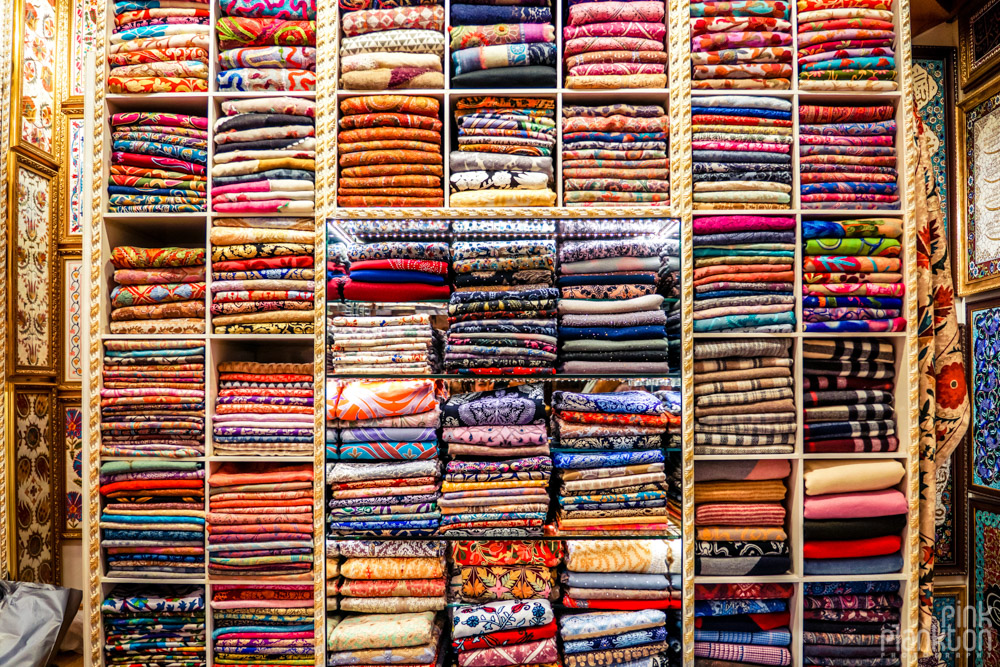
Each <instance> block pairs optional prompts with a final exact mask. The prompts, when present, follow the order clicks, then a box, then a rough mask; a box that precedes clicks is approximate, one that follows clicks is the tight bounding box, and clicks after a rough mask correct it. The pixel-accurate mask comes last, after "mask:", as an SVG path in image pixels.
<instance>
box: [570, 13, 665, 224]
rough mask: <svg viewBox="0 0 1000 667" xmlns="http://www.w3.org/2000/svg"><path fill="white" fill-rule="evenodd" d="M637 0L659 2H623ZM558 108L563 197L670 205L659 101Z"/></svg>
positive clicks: (590, 201)
mask: <svg viewBox="0 0 1000 667" xmlns="http://www.w3.org/2000/svg"><path fill="white" fill-rule="evenodd" d="M600 4H606V3H603V2H587V3H585V4H580V5H576V7H590V6H594V5H600ZM613 4H621V3H618V2H617V1H616V2H615V3H613ZM637 4H642V5H648V4H653V5H659V4H660V3H659V2H648V1H645V0H643V1H642V2H639V3H635V2H630V3H627V4H626V5H625V6H626V7H632V6H635V5H637ZM602 25H603V24H602ZM608 25H617V24H608ZM660 27H661V28H662V27H664V26H660ZM567 29H568V28H567ZM584 78H594V77H584ZM596 78H602V77H596ZM562 112H563V128H562V132H563V134H562V141H563V147H562V151H563V152H562V159H563V165H562V168H563V172H562V175H563V179H564V180H563V203H565V204H567V205H580V206H594V205H601V204H650V205H657V206H669V205H670V160H669V159H668V158H669V152H668V144H669V138H670V118H669V116H667V114H666V112H665V111H664V110H663V107H662V106H659V105H656V104H642V105H636V104H611V105H604V106H576V105H572V106H569V105H568V106H564V107H563V111H562Z"/></svg>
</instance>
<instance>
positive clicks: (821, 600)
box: [802, 581, 903, 665]
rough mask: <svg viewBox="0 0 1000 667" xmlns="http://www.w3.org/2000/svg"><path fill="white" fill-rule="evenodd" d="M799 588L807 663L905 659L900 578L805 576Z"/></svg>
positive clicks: (890, 662) (881, 662)
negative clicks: (812, 578)
mask: <svg viewBox="0 0 1000 667" xmlns="http://www.w3.org/2000/svg"><path fill="white" fill-rule="evenodd" d="M802 593H803V598H802V601H803V607H804V609H803V611H802V628H803V632H802V655H803V658H804V660H805V662H806V664H824V665H829V664H848V663H849V664H852V665H863V664H864V665H901V664H903V663H902V662H901V660H900V655H899V654H900V646H899V642H900V640H901V635H900V627H899V626H900V612H901V609H902V606H903V599H902V597H901V596H900V583H899V582H898V581H845V582H837V581H807V582H805V583H804V584H802Z"/></svg>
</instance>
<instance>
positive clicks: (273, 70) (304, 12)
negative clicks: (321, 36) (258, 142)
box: [215, 0, 316, 92]
mask: <svg viewBox="0 0 1000 667" xmlns="http://www.w3.org/2000/svg"><path fill="white" fill-rule="evenodd" d="M220 9H221V10H222V14H223V15H222V16H220V17H219V19H218V21H216V22H215V32H216V35H217V36H218V38H219V73H218V75H217V78H218V83H219V90H220V91H223V92H230V91H231V92H238V91H268V90H316V2H315V0H307V1H306V2H281V3H266V4H262V3H259V2H254V0H222V2H221V3H220Z"/></svg>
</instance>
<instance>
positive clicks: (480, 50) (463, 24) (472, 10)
mask: <svg viewBox="0 0 1000 667" xmlns="http://www.w3.org/2000/svg"><path fill="white" fill-rule="evenodd" d="M554 12H555V10H554V9H552V8H551V7H550V3H549V0H516V2H509V3H503V4H501V3H497V2H492V1H491V0H463V2H461V3H458V2H456V3H453V4H452V5H451V25H450V26H449V27H448V32H449V33H450V34H451V41H452V44H453V46H452V51H451V65H452V74H451V87H452V88H485V89H489V90H499V89H503V88H555V86H556V45H555V27H554V26H553V23H552V19H553V13H554ZM456 40H458V41H459V42H460V43H459V44H458V46H457V48H456V46H455V42H456Z"/></svg>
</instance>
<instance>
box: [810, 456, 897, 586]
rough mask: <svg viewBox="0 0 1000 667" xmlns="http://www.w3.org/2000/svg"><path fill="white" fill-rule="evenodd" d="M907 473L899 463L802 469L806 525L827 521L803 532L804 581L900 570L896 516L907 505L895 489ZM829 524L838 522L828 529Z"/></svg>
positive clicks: (832, 463) (824, 463) (866, 462)
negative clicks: (815, 529) (810, 521)
mask: <svg viewBox="0 0 1000 667" xmlns="http://www.w3.org/2000/svg"><path fill="white" fill-rule="evenodd" d="M905 474H906V469H905V468H904V467H903V464H902V463H901V462H900V461H898V460H883V459H873V460H864V461H856V460H855V461H817V460H809V461H805V462H804V463H803V473H802V477H803V480H804V482H805V494H806V497H805V501H804V502H805V514H804V517H805V518H806V519H807V521H806V522H805V523H806V524H808V523H809V521H808V520H809V519H826V520H827V521H824V522H823V523H824V525H823V526H822V531H821V532H825V533H826V534H820V535H817V534H816V531H813V530H809V529H805V530H806V537H805V539H804V540H803V544H802V556H803V558H804V561H803V562H804V568H805V569H804V572H805V574H806V575H807V576H808V575H814V576H826V575H831V574H852V575H872V574H888V573H890V572H898V571H899V570H900V569H902V567H903V552H902V537H901V535H900V529H899V518H900V517H899V516H898V515H900V514H905V513H906V499H905V496H904V495H903V492H902V491H900V490H899V489H897V488H896V486H897V485H898V484H899V483H900V482H901V481H903V477H904V476H905ZM830 519H840V521H837V522H835V523H837V524H839V527H838V528H837V529H832V528H833V527H832V526H831V525H830V523H831V521H829V520H830Z"/></svg>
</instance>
